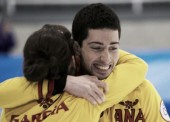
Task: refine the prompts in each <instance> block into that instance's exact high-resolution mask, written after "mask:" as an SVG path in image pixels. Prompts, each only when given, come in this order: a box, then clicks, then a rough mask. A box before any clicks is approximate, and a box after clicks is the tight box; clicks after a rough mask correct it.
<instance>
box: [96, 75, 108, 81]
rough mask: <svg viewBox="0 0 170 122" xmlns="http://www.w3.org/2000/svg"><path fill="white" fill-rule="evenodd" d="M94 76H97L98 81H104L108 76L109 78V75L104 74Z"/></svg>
mask: <svg viewBox="0 0 170 122" xmlns="http://www.w3.org/2000/svg"><path fill="white" fill-rule="evenodd" d="M95 76H97V78H98V79H99V80H104V79H106V78H107V77H108V76H109V74H107V75H106V74H105V75H99V74H97V75H95Z"/></svg>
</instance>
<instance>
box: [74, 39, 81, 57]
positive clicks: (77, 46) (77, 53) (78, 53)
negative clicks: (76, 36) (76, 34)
mask: <svg viewBox="0 0 170 122" xmlns="http://www.w3.org/2000/svg"><path fill="white" fill-rule="evenodd" d="M73 50H74V53H75V55H77V56H80V52H81V49H80V45H79V44H78V42H76V41H74V44H73Z"/></svg>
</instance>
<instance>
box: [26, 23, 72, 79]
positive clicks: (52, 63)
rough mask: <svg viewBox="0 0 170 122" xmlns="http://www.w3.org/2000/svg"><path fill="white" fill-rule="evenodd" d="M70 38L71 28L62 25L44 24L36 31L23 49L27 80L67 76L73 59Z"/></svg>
mask: <svg viewBox="0 0 170 122" xmlns="http://www.w3.org/2000/svg"><path fill="white" fill-rule="evenodd" d="M70 38H71V33H70V32H69V30H68V29H66V28H65V27H63V26H60V25H49V24H48V25H44V26H43V27H42V28H41V29H40V30H38V31H36V32H34V33H33V34H32V35H31V36H30V37H29V38H28V39H27V41H26V44H25V47H24V50H23V53H24V65H23V72H24V76H25V77H26V78H27V80H28V81H31V82H36V81H42V80H44V79H47V80H59V79H60V78H61V77H62V76H65V77H66V75H67V70H68V65H69V63H70V61H71V52H70V48H69V43H68V41H69V40H70Z"/></svg>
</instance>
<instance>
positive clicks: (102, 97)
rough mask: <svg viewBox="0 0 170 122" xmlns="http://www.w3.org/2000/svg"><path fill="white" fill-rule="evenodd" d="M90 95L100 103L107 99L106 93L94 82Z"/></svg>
mask: <svg viewBox="0 0 170 122" xmlns="http://www.w3.org/2000/svg"><path fill="white" fill-rule="evenodd" d="M89 95H90V96H91V97H93V99H94V100H95V102H97V103H98V104H101V103H103V102H104V101H105V95H104V93H103V92H102V91H101V90H100V89H99V88H98V87H97V86H96V85H95V84H93V85H92V86H91V90H90V92H89Z"/></svg>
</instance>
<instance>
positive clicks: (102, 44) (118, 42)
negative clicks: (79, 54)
mask: <svg viewBox="0 0 170 122" xmlns="http://www.w3.org/2000/svg"><path fill="white" fill-rule="evenodd" d="M88 44H89V45H90V44H99V45H103V43H101V42H89V43H88ZM113 44H119V42H111V43H110V45H113Z"/></svg>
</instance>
